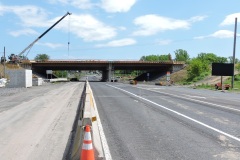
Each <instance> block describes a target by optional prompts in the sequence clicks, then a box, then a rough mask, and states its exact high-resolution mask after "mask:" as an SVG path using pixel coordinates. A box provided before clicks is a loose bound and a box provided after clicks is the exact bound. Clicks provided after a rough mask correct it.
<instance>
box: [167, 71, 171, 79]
mask: <svg viewBox="0 0 240 160" xmlns="http://www.w3.org/2000/svg"><path fill="white" fill-rule="evenodd" d="M167 81H170V72H169V71H167Z"/></svg>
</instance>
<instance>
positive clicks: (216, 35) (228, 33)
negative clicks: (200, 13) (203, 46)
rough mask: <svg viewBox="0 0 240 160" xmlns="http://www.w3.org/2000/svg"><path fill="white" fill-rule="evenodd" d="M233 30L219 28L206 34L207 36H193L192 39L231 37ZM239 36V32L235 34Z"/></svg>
mask: <svg viewBox="0 0 240 160" xmlns="http://www.w3.org/2000/svg"><path fill="white" fill-rule="evenodd" d="M233 36H234V32H232V31H229V30H219V31H216V32H214V33H213V34H210V35H207V36H199V37H194V39H205V38H209V37H213V38H233ZM237 36H239V34H237Z"/></svg>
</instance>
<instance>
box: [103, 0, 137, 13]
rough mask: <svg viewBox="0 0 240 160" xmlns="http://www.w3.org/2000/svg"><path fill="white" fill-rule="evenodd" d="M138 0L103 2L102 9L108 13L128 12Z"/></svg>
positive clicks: (106, 0)
mask: <svg viewBox="0 0 240 160" xmlns="http://www.w3.org/2000/svg"><path fill="white" fill-rule="evenodd" d="M135 3H136V0H102V5H101V6H102V8H103V9H104V10H105V11H106V12H112V13H114V12H128V11H129V10H130V9H131V7H132V6H133V5H134V4H135Z"/></svg>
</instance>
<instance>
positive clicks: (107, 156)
mask: <svg viewBox="0 0 240 160" xmlns="http://www.w3.org/2000/svg"><path fill="white" fill-rule="evenodd" d="M90 90H91V93H92V89H90ZM92 96H93V94H92ZM93 104H94V106H95V113H96V117H97V125H98V129H99V134H100V137H101V141H102V147H103V150H104V155H105V160H112V156H111V153H110V150H109V147H108V144H107V139H106V136H105V134H104V131H103V127H102V123H101V119H100V116H99V114H98V109H97V105H96V101H95V98H94V96H93Z"/></svg>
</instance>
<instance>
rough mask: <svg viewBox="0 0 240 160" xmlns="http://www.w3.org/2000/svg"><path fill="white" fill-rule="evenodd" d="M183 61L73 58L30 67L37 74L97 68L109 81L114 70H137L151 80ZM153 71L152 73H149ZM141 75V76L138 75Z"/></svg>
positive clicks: (176, 67) (176, 68) (104, 79)
mask: <svg viewBox="0 0 240 160" xmlns="http://www.w3.org/2000/svg"><path fill="white" fill-rule="evenodd" d="M184 64H185V63H184V62H178V61H160V62H146V61H103V60H74V61H62V60H58V61H52V60H49V61H44V62H31V64H30V65H31V68H32V70H33V71H34V72H36V73H39V74H46V70H81V71H82V70H99V71H101V72H102V81H105V82H106V81H110V80H111V77H112V75H113V73H114V70H126V71H127V70H139V71H144V74H147V73H150V74H148V75H147V76H148V79H149V80H152V79H153V78H154V77H153V76H154V75H156V73H159V75H160V74H166V72H167V71H170V72H171V73H172V72H175V71H178V70H180V69H182V68H183V67H184ZM151 73H154V74H151ZM139 77H141V76H139ZM139 80H142V79H141V78H140V79H139Z"/></svg>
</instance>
